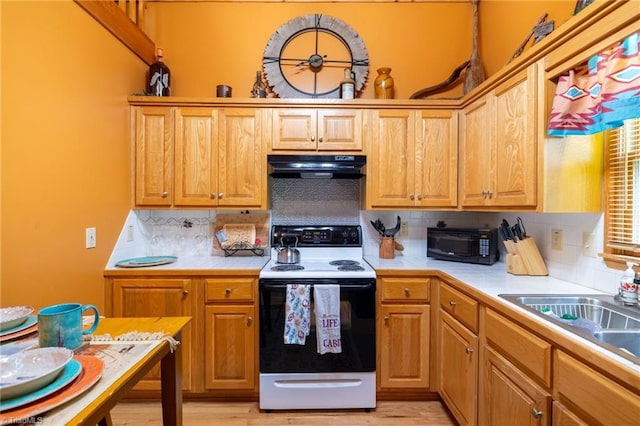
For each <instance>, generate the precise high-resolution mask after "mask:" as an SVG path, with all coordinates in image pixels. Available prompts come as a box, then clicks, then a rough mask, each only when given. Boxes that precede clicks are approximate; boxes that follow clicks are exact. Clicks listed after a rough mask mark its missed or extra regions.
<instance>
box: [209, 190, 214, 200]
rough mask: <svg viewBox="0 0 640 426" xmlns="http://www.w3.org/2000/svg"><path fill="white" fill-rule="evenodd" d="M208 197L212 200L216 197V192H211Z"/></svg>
mask: <svg viewBox="0 0 640 426" xmlns="http://www.w3.org/2000/svg"><path fill="white" fill-rule="evenodd" d="M209 198H211V199H212V200H215V199H216V194H214V193H213V192H212V193H211V194H209Z"/></svg>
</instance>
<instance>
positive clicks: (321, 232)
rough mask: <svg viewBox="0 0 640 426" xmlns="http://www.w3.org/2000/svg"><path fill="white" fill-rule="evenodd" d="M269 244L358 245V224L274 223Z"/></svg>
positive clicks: (359, 242)
mask: <svg viewBox="0 0 640 426" xmlns="http://www.w3.org/2000/svg"><path fill="white" fill-rule="evenodd" d="M271 244H272V245H273V246H274V247H278V246H281V245H282V246H295V245H296V244H297V246H298V247H318V246H321V247H360V246H362V229H361V227H360V225H323V226H318V225H312V226H308V225H274V226H273V227H272V229H271Z"/></svg>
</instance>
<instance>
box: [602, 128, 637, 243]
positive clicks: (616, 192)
mask: <svg viewBox="0 0 640 426" xmlns="http://www.w3.org/2000/svg"><path fill="white" fill-rule="evenodd" d="M606 140H607V149H606V167H607V169H606V179H607V206H606V212H605V214H606V222H607V238H606V244H607V247H608V248H609V249H612V251H614V252H616V253H618V254H630V255H636V256H637V254H638V253H640V119H632V120H625V122H624V125H623V126H622V127H618V128H616V129H614V130H609V131H607V134H606Z"/></svg>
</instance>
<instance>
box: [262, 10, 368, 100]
mask: <svg viewBox="0 0 640 426" xmlns="http://www.w3.org/2000/svg"><path fill="white" fill-rule="evenodd" d="M262 64H263V66H264V74H265V77H266V78H267V82H268V84H269V86H271V87H272V89H273V91H274V92H275V93H276V94H277V95H278V96H279V97H281V98H339V97H340V81H341V80H342V79H343V78H344V69H345V68H349V69H351V71H353V75H354V80H355V81H356V92H357V91H360V90H361V89H362V87H363V86H364V82H365V81H366V79H367V74H368V72H369V56H368V55H367V48H366V47H365V45H364V42H363V41H362V39H361V38H360V37H358V34H357V33H356V32H355V31H354V30H353V29H352V28H351V27H350V26H349V25H347V24H346V23H344V22H343V21H341V20H340V19H337V18H333V17H331V16H326V15H322V14H317V13H316V14H309V15H304V16H299V17H297V18H294V19H292V20H290V21H288V22H286V23H285V24H283V25H282V26H281V27H279V28H278V29H277V30H276V31H275V33H273V35H272V36H271V38H270V39H269V41H268V42H267V46H266V47H265V49H264V56H263V58H262Z"/></svg>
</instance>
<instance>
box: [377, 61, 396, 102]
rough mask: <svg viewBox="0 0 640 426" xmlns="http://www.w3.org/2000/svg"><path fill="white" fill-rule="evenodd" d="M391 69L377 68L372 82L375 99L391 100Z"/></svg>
mask: <svg viewBox="0 0 640 426" xmlns="http://www.w3.org/2000/svg"><path fill="white" fill-rule="evenodd" d="M390 73H391V68H387V67H384V68H378V76H377V77H376V80H375V81H374V83H373V85H374V89H375V94H376V99H393V77H391V74H390Z"/></svg>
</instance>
